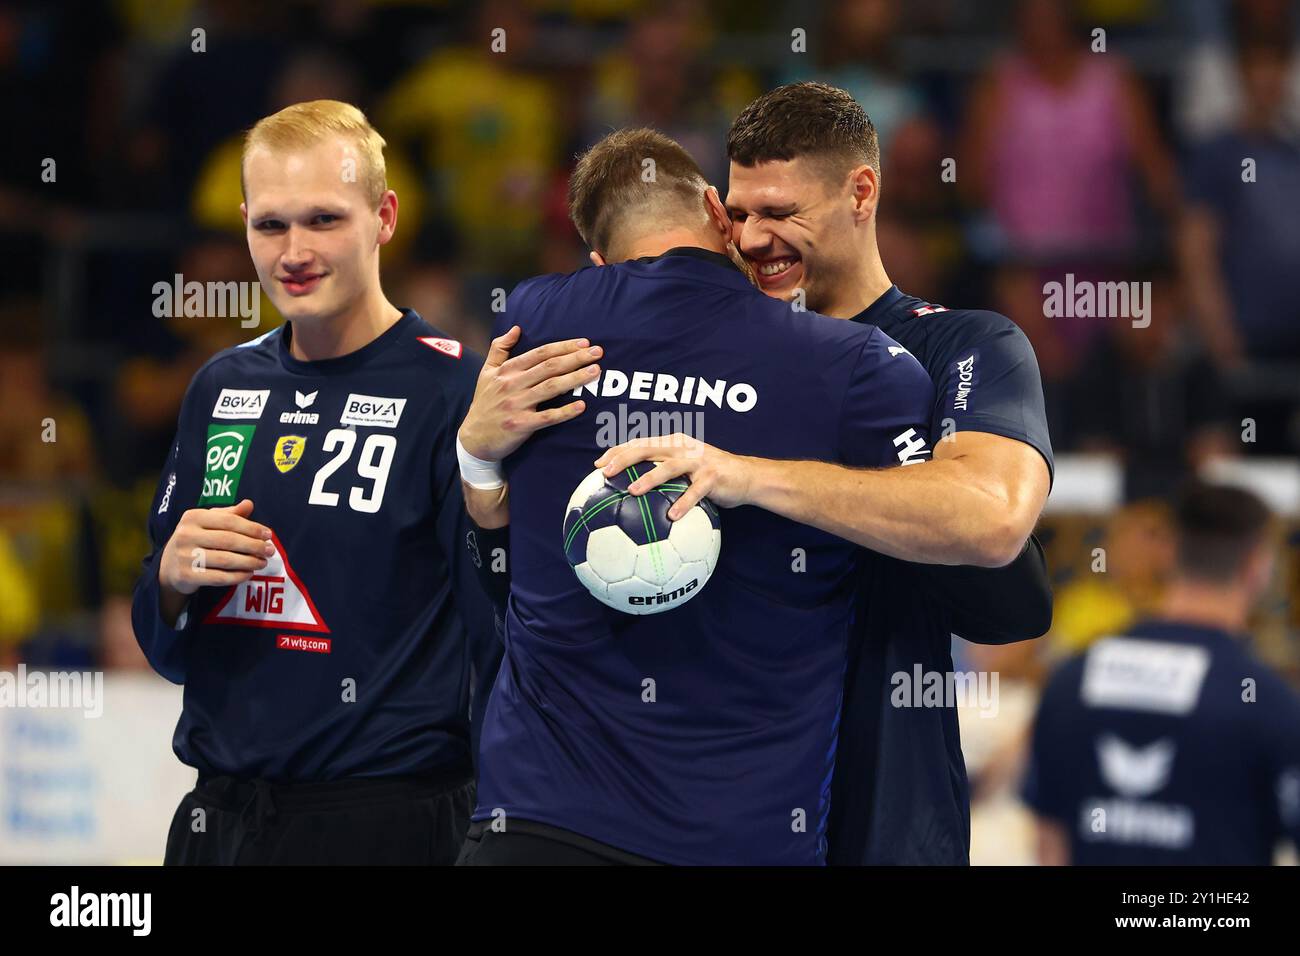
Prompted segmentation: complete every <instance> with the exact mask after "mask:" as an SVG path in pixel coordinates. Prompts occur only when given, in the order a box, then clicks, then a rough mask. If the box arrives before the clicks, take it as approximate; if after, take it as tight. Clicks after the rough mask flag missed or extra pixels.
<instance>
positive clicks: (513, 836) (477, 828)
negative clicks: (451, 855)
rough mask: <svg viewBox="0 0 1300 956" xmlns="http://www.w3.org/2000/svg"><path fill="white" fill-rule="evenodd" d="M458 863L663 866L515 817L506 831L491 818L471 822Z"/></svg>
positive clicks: (476, 864) (460, 864)
mask: <svg viewBox="0 0 1300 956" xmlns="http://www.w3.org/2000/svg"><path fill="white" fill-rule="evenodd" d="M456 865H457V866H659V865H660V864H659V863H656V862H655V861H654V860H648V859H646V858H645V857H643V856H637V855H636V854H634V853H628V852H626V851H625V850H620V849H617V848H616V847H612V846H609V845H607V844H604V843H598V842H597V841H595V840H592V839H590V838H589V837H585V836H582V835H581V834H578V833H573V832H571V831H569V830H562V829H560V828H559V827H553V826H548V825H547V824H545V823H534V822H533V821H532V820H519V819H511V820H510V821H509V822H508V823H507V825H506V829H505V830H493V829H492V821H491V820H479V821H477V822H476V823H471V824H470V825H469V833H468V834H467V835H466V837H465V847H464V849H462V850H461V852H460V859H458V860H457V861H456Z"/></svg>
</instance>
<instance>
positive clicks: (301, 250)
mask: <svg viewBox="0 0 1300 956" xmlns="http://www.w3.org/2000/svg"><path fill="white" fill-rule="evenodd" d="M311 257H312V253H311V249H310V248H309V247H308V237H307V235H306V234H305V233H304V232H303V230H301V229H299V228H298V227H297V226H290V227H289V228H288V230H286V235H285V246H284V252H283V253H282V254H281V256H280V261H281V262H282V263H283V264H284V267H285V268H286V269H288V270H290V271H294V270H297V269H301V268H302V267H303V266H305V265H307V263H309V262H311Z"/></svg>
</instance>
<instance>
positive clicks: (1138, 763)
mask: <svg viewBox="0 0 1300 956" xmlns="http://www.w3.org/2000/svg"><path fill="white" fill-rule="evenodd" d="M1174 750H1175V748H1174V742H1173V741H1172V740H1157V741H1155V742H1154V743H1150V744H1147V745H1146V746H1145V747H1130V746H1129V745H1128V743H1127V742H1126V741H1124V740H1122V739H1121V738H1119V737H1116V736H1115V735H1114V734H1106V735H1105V736H1103V737H1100V738H1098V740H1097V765H1098V767H1100V768H1101V778H1102V779H1103V780H1105V781H1106V784H1107V786H1109V787H1110V788H1111V789H1112V790H1114V791H1115V792H1116V793H1118V794H1119V795H1120V796H1123V797H1149V796H1151V794H1153V793H1155V792H1156V791H1157V790H1162V789H1164V786H1165V784H1167V783H1168V782H1169V774H1170V773H1171V772H1172V771H1173V769H1174Z"/></svg>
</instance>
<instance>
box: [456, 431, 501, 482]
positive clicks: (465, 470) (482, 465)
mask: <svg viewBox="0 0 1300 956" xmlns="http://www.w3.org/2000/svg"><path fill="white" fill-rule="evenodd" d="M456 458H457V460H458V461H459V462H460V477H461V479H462V480H463V481H464V482H465V484H467V485H469V486H470V487H471V488H477V489H478V490H479V491H496V490H497V489H498V488H501V487H503V486H504V485H505V483H506V473H505V469H503V468H502V467H501V462H499V461H484V460H483V459H482V458H475V457H474V456H473V455H471V454H470V453H469V452H467V451H466V450H465V446H464V445H462V444H461V443H460V435H457V436H456Z"/></svg>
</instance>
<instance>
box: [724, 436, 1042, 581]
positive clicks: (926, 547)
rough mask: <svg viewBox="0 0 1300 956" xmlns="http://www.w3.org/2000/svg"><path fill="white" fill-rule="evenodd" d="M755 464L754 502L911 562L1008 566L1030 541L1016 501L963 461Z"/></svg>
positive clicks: (765, 461)
mask: <svg viewBox="0 0 1300 956" xmlns="http://www.w3.org/2000/svg"><path fill="white" fill-rule="evenodd" d="M749 463H750V464H751V466H752V471H751V483H750V487H749V493H748V495H747V498H746V501H747V503H748V504H752V505H755V506H757V507H759V508H763V509H765V510H767V511H771V512H774V513H776V514H779V515H781V516H782V517H785V518H789V519H790V520H792V521H798V522H801V523H802V524H808V525H812V526H813V527H815V528H820V529H821V530H823V531H827V532H829V533H831V534H834V535H836V536H837V537H841V538H845V539H847V540H849V541H853V542H854V543H856V544H860V545H862V546H863V547H866V548H870V549H872V550H873V551H878V552H880V553H881V554H887V555H889V556H890V557H895V558H901V559H903V560H905V561H919V562H923V563H926V564H973V565H977V566H980V567H1001V566H1002V565H1005V564H1007V563H1008V562H1009V561H1011V560H1014V558H1015V557H1016V555H1017V554H1019V552H1020V550H1021V548H1022V547H1023V545H1024V540H1025V538H1026V537H1028V533H1029V529H1025V530H1024V531H1023V534H1022V533H1021V529H1020V527H1019V524H1020V522H1019V521H1018V520H1017V519H1016V516H1015V515H1014V514H1013V513H1012V512H1013V509H1012V503H1011V502H1009V501H1007V500H1006V498H1005V497H1001V496H999V495H998V493H997V491H996V490H995V489H992V488H990V487H988V486H987V485H986V484H984V483H981V482H979V481H972V480H971V478H972V475H971V470H970V469H969V468H967V467H966V466H965V465H964V464H962V463H961V461H960V460H958V459H947V460H942V461H929V462H925V463H924V464H920V465H911V466H900V467H897V468H888V469H880V470H869V469H857V468H846V467H844V466H843V465H835V464H830V463H828V462H819V461H773V460H769V459H759V458H754V459H749ZM1030 527H1031V528H1032V522H1031V523H1030Z"/></svg>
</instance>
